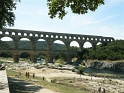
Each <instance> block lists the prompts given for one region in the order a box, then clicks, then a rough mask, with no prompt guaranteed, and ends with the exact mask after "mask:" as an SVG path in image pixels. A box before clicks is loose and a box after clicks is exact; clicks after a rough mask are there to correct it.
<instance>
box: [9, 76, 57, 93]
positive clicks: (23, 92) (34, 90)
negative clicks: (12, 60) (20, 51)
mask: <svg viewBox="0 0 124 93" xmlns="http://www.w3.org/2000/svg"><path fill="white" fill-rule="evenodd" d="M8 82H9V88H10V93H57V92H54V91H52V90H49V89H46V88H44V87H42V86H37V85H34V84H33V83H29V82H26V81H24V80H19V79H16V78H12V77H8Z"/></svg>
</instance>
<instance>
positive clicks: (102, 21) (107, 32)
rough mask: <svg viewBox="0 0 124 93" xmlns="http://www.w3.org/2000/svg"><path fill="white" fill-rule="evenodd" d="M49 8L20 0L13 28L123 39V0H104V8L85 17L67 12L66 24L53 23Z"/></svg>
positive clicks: (38, 2) (43, 1)
mask: <svg viewBox="0 0 124 93" xmlns="http://www.w3.org/2000/svg"><path fill="white" fill-rule="evenodd" d="M46 4H47V0H21V3H17V9H16V10H15V11H14V12H15V16H16V20H15V26H14V27H11V28H14V29H26V30H38V31H46V32H60V33H72V34H84V35H98V36H106V37H114V38H115V39H124V0H105V5H101V6H99V7H98V9H97V10H96V11H95V12H92V11H89V12H88V13H87V14H84V15H78V14H73V13H71V11H70V10H68V14H67V15H66V16H65V17H64V18H63V20H60V19H58V17H56V18H54V19H50V17H49V15H48V7H47V5H46ZM9 28H10V27H9Z"/></svg>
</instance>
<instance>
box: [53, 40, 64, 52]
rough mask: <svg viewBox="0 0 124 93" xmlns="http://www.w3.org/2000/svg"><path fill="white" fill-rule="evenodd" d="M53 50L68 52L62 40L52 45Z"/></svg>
mask: <svg viewBox="0 0 124 93" xmlns="http://www.w3.org/2000/svg"><path fill="white" fill-rule="evenodd" d="M52 50H55V51H57V50H59V51H65V50H66V46H65V44H64V43H63V42H62V41H61V40H56V41H54V42H53V45H52Z"/></svg>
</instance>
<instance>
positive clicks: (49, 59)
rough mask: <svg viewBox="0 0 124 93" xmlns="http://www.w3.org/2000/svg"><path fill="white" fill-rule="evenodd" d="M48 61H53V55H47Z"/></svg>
mask: <svg viewBox="0 0 124 93" xmlns="http://www.w3.org/2000/svg"><path fill="white" fill-rule="evenodd" d="M48 63H53V56H52V55H50V56H49V58H48Z"/></svg>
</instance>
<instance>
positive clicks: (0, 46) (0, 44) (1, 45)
mask: <svg viewBox="0 0 124 93" xmlns="http://www.w3.org/2000/svg"><path fill="white" fill-rule="evenodd" d="M0 49H11V46H9V45H8V44H7V43H6V42H3V41H1V40H0Z"/></svg>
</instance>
